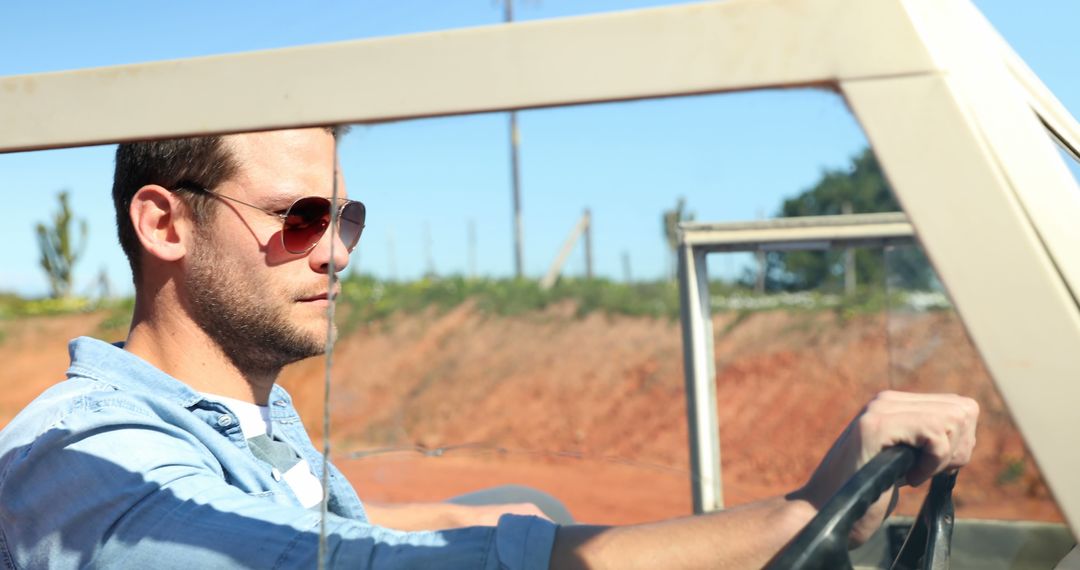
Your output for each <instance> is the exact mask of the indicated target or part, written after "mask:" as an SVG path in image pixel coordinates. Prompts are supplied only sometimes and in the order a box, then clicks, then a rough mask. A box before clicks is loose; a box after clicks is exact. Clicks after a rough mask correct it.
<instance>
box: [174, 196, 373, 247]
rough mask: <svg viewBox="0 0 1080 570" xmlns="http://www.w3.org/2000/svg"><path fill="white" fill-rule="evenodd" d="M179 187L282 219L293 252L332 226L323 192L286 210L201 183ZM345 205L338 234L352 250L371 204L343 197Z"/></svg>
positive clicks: (340, 211)
mask: <svg viewBox="0 0 1080 570" xmlns="http://www.w3.org/2000/svg"><path fill="white" fill-rule="evenodd" d="M178 190H191V191H194V192H200V193H203V194H208V195H210V196H214V197H217V198H224V199H226V200H229V201H230V202H236V203H237V204H242V205H244V206H247V207H249V208H254V209H256V210H259V211H260V212H263V213H265V214H269V215H271V216H274V217H276V218H280V219H281V245H282V246H284V247H285V251H287V252H289V253H293V254H300V253H307V252H309V251H311V248H313V247H315V244H317V243H319V240H320V239H322V236H323V234H324V233H326V228H328V227H330V216H331V214H330V199H329V198H324V197H322V196H307V197H305V198H300V199H299V200H297V201H295V202H293V203H292V205H291V206H289V209H287V210H285V213H281V212H275V211H273V210H267V209H266V208H260V207H259V206H256V205H254V204H248V203H247V202H244V201H243V200H238V199H236V198H233V197H231V196H226V195H224V194H219V193H217V192H211V191H210V190H208V189H206V188H203V187H201V186H194V185H183V186H181V187H180V188H178ZM339 201H340V202H341V206H339V207H338V211H337V219H338V235H340V236H341V241H342V242H343V243H344V244H345V248H346V249H347V250H348V251H350V252H351V251H352V250H353V248H355V247H356V243H357V242H359V241H360V234H361V233H362V232H363V231H364V221H365V220H366V219H367V208H366V207H364V203H363V202H358V201H356V200H346V199H344V198H339Z"/></svg>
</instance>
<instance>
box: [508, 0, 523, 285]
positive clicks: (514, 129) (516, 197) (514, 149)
mask: <svg viewBox="0 0 1080 570" xmlns="http://www.w3.org/2000/svg"><path fill="white" fill-rule="evenodd" d="M503 21H504V22H506V23H508V24H509V23H510V22H513V21H514V0H503ZM510 181H511V185H512V186H511V188H512V191H513V204H514V276H515V277H517V278H518V279H521V278H522V277H524V276H525V269H524V266H525V261H524V259H523V258H524V252H523V249H522V248H523V246H522V241H524V233H525V232H524V230H523V229H522V227H521V171H520V168H519V166H518V126H517V111H510Z"/></svg>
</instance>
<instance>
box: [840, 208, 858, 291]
mask: <svg viewBox="0 0 1080 570" xmlns="http://www.w3.org/2000/svg"><path fill="white" fill-rule="evenodd" d="M841 212H842V213H843V214H844V215H845V216H850V215H851V214H852V213H854V209H853V208H852V207H851V202H850V201H845V202H844V203H843V205H842V206H841ZM855 285H856V283H855V248H853V247H851V246H848V247H846V248H844V293H846V294H847V296H848V297H850V296H852V295H854V294H855Z"/></svg>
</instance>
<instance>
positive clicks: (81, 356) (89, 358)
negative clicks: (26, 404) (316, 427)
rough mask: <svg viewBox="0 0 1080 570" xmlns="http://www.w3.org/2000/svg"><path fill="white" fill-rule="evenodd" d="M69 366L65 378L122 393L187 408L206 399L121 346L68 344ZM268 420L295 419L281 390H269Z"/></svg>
mask: <svg viewBox="0 0 1080 570" xmlns="http://www.w3.org/2000/svg"><path fill="white" fill-rule="evenodd" d="M68 354H69V355H70V356H71V366H70V367H69V368H68V371H67V376H68V378H71V377H73V376H83V377H86V378H93V379H95V380H100V381H102V382H106V383H108V384H111V385H113V386H116V387H118V388H121V389H124V390H132V391H139V392H152V393H153V394H155V395H157V396H164V397H166V398H169V399H172V400H174V401H175V402H176V403H178V404H180V405H181V406H183V407H185V408H191V407H192V406H194V405H195V404H197V403H199V402H200V401H202V400H205V399H206V397H205V396H204V395H203V394H200V393H199V392H196V391H195V390H193V389H191V387H190V386H188V385H187V384H185V383H183V382H181V381H180V380H177V379H176V378H173V377H172V376H169V375H168V374H166V373H164V372H162V371H161V370H159V369H158V368H157V367H155V366H154V365H153V364H150V363H149V362H147V361H145V360H143V359H141V358H139V357H138V356H135V355H134V354H132V353H130V352H128V351H126V350H124V343H123V342H117V343H115V344H109V343H107V342H105V341H102V340H98V339H96V338H91V337H87V336H81V337H78V338H76V339H74V340H72V341H71V342H70V343H68ZM270 418H271V419H275V420H285V419H296V418H297V415H296V409H295V408H293V405H292V398H291V397H290V396H289V393H288V392H286V391H285V389H284V388H282V387H281V386H278V385H276V384H275V385H274V387H273V388H271V389H270Z"/></svg>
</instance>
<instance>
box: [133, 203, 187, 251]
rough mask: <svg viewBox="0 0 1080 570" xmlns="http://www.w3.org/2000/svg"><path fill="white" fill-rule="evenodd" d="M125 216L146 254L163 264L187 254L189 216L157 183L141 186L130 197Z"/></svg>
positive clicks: (181, 205)
mask: <svg viewBox="0 0 1080 570" xmlns="http://www.w3.org/2000/svg"><path fill="white" fill-rule="evenodd" d="M128 214H129V215H130V216H131V224H132V225H133V226H134V227H135V235H136V236H138V237H139V242H140V243H142V246H143V249H145V250H146V254H147V255H149V256H151V257H155V258H157V259H160V260H162V261H177V260H180V259H182V258H183V257H184V256H185V255H187V246H188V243H189V242H188V240H189V239H190V235H191V217H190V215H189V214H188V212H187V208H186V207H185V206H184V204H183V203H182V202H181V201H180V197H179V196H177V195H176V194H175V193H174V192H170V191H168V190H167V189H165V188H163V187H161V186H158V185H156V184H148V185H146V186H143V187H142V188H139V190H138V191H137V192H135V196H133V197H132V199H131V208H130V209H129V210H128Z"/></svg>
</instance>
